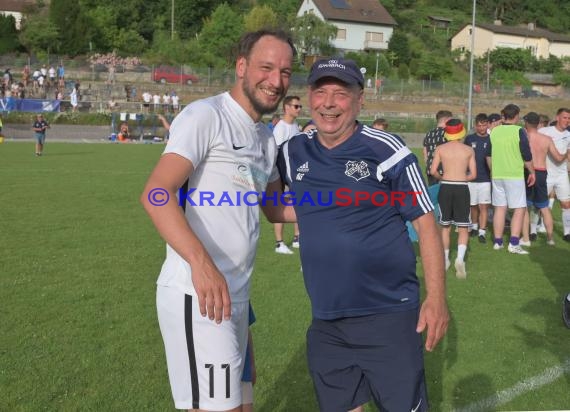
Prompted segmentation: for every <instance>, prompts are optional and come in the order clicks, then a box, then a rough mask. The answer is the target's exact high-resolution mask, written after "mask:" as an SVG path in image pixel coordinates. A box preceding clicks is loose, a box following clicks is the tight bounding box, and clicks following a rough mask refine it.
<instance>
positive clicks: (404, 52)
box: [388, 30, 411, 65]
mask: <svg viewBox="0 0 570 412" xmlns="http://www.w3.org/2000/svg"><path fill="white" fill-rule="evenodd" d="M388 51H389V52H392V53H394V54H395V55H396V57H397V65H400V64H408V63H410V59H411V55H410V46H409V43H408V37H407V36H406V35H405V34H404V33H402V31H400V30H394V33H393V34H392V37H391V38H390V41H389V42H388Z"/></svg>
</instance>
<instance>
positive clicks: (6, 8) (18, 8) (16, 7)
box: [0, 0, 35, 30]
mask: <svg viewBox="0 0 570 412" xmlns="http://www.w3.org/2000/svg"><path fill="white" fill-rule="evenodd" d="M34 3H35V2H34V1H33V0H0V14H2V15H4V16H13V17H14V19H15V20H16V30H20V27H21V23H22V17H23V12H24V10H25V8H26V7H28V6H30V5H33V4H34Z"/></svg>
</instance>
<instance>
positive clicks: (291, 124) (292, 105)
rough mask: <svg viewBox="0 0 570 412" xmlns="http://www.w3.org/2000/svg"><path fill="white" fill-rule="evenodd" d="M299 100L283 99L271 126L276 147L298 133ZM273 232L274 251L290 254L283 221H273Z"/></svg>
mask: <svg viewBox="0 0 570 412" xmlns="http://www.w3.org/2000/svg"><path fill="white" fill-rule="evenodd" d="M302 108H303V106H301V100H300V99H299V97H298V96H287V97H285V99H283V118H282V119H280V120H279V121H278V122H277V124H276V125H275V127H274V128H273V137H275V143H277V146H278V147H281V145H282V144H283V143H285V142H286V141H288V140H289V139H290V138H292V137H293V136H295V135H296V134H299V131H300V128H299V123H297V117H299V113H301V109H302ZM273 232H274V234H275V252H276V253H281V254H284V255H290V254H292V253H293V252H292V251H291V249H289V248H288V247H287V245H286V244H285V243H284V242H283V223H274V224H273ZM291 246H293V247H294V248H297V249H298V248H299V226H298V225H297V223H295V233H294V236H293V243H292V245H291Z"/></svg>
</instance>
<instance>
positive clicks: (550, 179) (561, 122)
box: [538, 107, 570, 242]
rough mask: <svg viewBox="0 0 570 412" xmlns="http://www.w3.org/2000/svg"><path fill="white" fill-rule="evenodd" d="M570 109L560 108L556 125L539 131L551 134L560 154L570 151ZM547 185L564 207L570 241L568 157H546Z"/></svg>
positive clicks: (563, 215)
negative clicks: (561, 160)
mask: <svg viewBox="0 0 570 412" xmlns="http://www.w3.org/2000/svg"><path fill="white" fill-rule="evenodd" d="M568 126H570V109H567V108H564V107H562V108H560V109H558V111H557V112H556V125H554V126H548V127H543V128H541V129H539V130H538V131H539V133H542V134H545V135H547V136H550V137H551V138H552V140H553V142H554V145H555V146H556V149H557V150H558V152H559V153H560V154H562V155H563V154H565V153H570V131H568ZM546 171H547V172H548V175H547V177H546V185H547V187H548V193H551V192H552V191H553V190H554V193H555V194H556V197H557V198H558V200H559V201H560V206H561V208H562V225H563V227H564V236H563V239H564V240H565V241H566V242H570V181H569V180H568V159H566V160H564V161H563V162H556V161H554V160H553V159H552V158H551V156H550V155H548V156H547V157H546Z"/></svg>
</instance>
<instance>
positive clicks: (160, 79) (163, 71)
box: [151, 66, 198, 84]
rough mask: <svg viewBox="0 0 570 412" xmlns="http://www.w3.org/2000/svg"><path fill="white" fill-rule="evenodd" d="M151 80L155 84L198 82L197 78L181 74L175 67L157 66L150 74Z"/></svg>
mask: <svg viewBox="0 0 570 412" xmlns="http://www.w3.org/2000/svg"><path fill="white" fill-rule="evenodd" d="M151 79H152V81H153V82H157V83H186V84H193V83H197V82H198V77H197V76H196V75H193V74H187V73H183V72H181V70H180V69H179V68H177V67H169V66H158V67H155V68H154V70H153V71H152V73H151Z"/></svg>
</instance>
